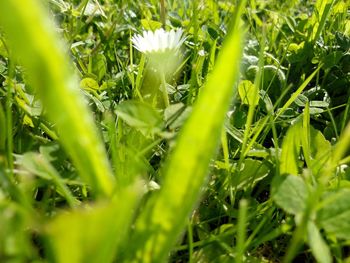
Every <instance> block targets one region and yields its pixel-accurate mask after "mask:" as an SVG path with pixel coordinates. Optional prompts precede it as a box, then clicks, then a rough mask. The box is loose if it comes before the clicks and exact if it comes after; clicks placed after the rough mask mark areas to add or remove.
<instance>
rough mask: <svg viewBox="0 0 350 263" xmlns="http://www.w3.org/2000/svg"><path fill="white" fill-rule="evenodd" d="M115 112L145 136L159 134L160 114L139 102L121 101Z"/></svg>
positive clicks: (161, 122) (160, 126) (161, 119)
mask: <svg viewBox="0 0 350 263" xmlns="http://www.w3.org/2000/svg"><path fill="white" fill-rule="evenodd" d="M115 112H116V113H117V114H118V116H119V117H120V118H121V119H122V120H124V121H125V122H126V123H127V124H128V125H129V126H131V127H134V128H136V129H139V130H140V131H141V132H143V133H146V134H147V133H150V132H153V133H154V132H159V131H161V129H162V127H163V118H162V116H161V114H160V113H159V112H158V111H156V110H155V109H154V108H152V107H151V106H150V105H148V104H146V103H143V102H141V101H132V100H128V101H123V102H122V103H120V104H119V105H118V107H117V108H116V110H115Z"/></svg>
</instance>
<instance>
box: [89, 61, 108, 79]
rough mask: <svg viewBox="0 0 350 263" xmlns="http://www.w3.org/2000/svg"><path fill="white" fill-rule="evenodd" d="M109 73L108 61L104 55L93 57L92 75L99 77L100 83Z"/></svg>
mask: <svg viewBox="0 0 350 263" xmlns="http://www.w3.org/2000/svg"><path fill="white" fill-rule="evenodd" d="M106 72H107V60H106V57H105V56H104V55H103V54H96V55H95V56H93V57H92V73H93V74H94V75H96V76H97V80H98V81H99V82H100V81H101V80H102V79H103V77H104V76H105V75H106Z"/></svg>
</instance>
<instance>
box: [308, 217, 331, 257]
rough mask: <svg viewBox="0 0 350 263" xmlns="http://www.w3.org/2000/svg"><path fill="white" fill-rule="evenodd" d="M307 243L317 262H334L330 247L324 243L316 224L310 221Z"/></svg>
mask: <svg viewBox="0 0 350 263" xmlns="http://www.w3.org/2000/svg"><path fill="white" fill-rule="evenodd" d="M307 242H308V244H309V246H310V248H311V252H312V254H313V255H314V257H315V259H316V260H317V262H320V263H331V262H333V261H332V256H331V252H330V250H329V247H328V246H327V244H326V242H325V241H324V239H323V237H322V235H321V233H320V230H319V229H318V228H317V226H316V225H315V223H313V222H311V221H309V222H308V225H307Z"/></svg>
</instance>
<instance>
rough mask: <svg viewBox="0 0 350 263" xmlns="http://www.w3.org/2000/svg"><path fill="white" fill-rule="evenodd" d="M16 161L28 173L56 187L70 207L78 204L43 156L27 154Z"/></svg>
mask: <svg viewBox="0 0 350 263" xmlns="http://www.w3.org/2000/svg"><path fill="white" fill-rule="evenodd" d="M17 161H18V164H19V165H20V166H22V167H23V168H24V169H25V170H27V171H28V172H30V173H32V174H34V175H37V176H39V177H41V178H43V179H45V180H48V181H52V182H53V184H54V185H55V186H56V187H57V192H58V193H59V194H60V195H62V196H63V197H64V198H65V199H66V200H67V203H68V204H69V205H70V206H75V205H78V204H79V202H78V200H77V199H76V198H74V196H73V195H72V193H71V191H70V190H69V188H68V187H67V186H66V185H65V183H64V182H63V179H62V178H61V176H60V174H59V173H58V172H57V170H56V169H55V167H53V166H52V165H51V163H50V162H49V161H48V160H47V158H46V157H45V155H43V154H37V153H33V152H27V153H25V154H24V155H23V156H20V157H19V158H18V160H17Z"/></svg>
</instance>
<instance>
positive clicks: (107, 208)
mask: <svg viewBox="0 0 350 263" xmlns="http://www.w3.org/2000/svg"><path fill="white" fill-rule="evenodd" d="M141 193H142V186H141V184H139V183H136V184H134V185H132V186H129V187H127V188H124V189H123V190H121V191H119V192H118V193H117V194H116V196H115V197H114V198H113V199H112V200H110V201H108V202H107V203H105V202H100V203H95V204H94V205H91V206H90V207H88V208H87V209H77V210H74V211H71V212H68V213H62V214H60V215H59V216H57V217H56V218H55V219H53V220H52V221H51V222H50V223H49V224H48V225H47V226H46V233H47V236H48V239H49V241H50V248H51V250H52V252H53V253H52V255H53V256H54V257H55V261H54V262H57V263H65V262H70V263H82V262H90V263H101V262H106V263H108V262H113V259H114V258H115V256H116V254H117V250H118V248H120V246H121V245H123V244H122V243H123V241H124V240H125V235H127V232H128V229H129V226H130V223H131V222H132V220H131V219H132V216H133V213H134V211H135V209H134V208H135V206H136V205H137V203H138V201H139V199H140V196H141Z"/></svg>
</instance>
